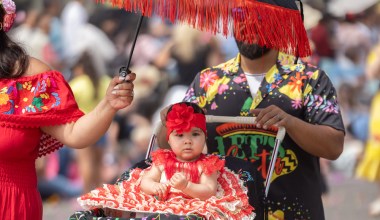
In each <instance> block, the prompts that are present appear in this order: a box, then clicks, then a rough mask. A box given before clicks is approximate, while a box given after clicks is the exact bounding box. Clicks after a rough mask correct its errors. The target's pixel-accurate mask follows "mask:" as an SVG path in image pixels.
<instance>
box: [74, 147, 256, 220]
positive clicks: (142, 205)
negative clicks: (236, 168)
mask: <svg viewBox="0 0 380 220" xmlns="http://www.w3.org/2000/svg"><path fill="white" fill-rule="evenodd" d="M152 163H153V164H155V165H157V166H164V169H165V171H164V172H163V176H162V177H161V182H165V180H166V181H167V180H168V179H169V178H168V176H171V175H170V174H169V175H168V172H169V173H172V174H174V173H175V172H184V173H185V174H186V175H188V176H191V179H197V180H195V181H192V182H195V183H198V182H199V176H195V175H192V174H194V173H198V175H201V173H204V174H205V175H211V174H212V173H214V172H219V175H218V188H217V193H216V195H215V196H212V197H211V198H209V199H207V200H204V201H202V200H199V199H194V198H191V197H189V196H187V195H185V194H184V193H182V192H179V191H178V190H176V189H174V188H172V187H170V190H169V193H168V195H167V198H166V199H165V200H163V201H160V200H157V198H156V197H155V196H153V195H148V194H145V193H143V192H142V191H141V190H140V182H141V178H142V176H143V174H144V172H146V171H148V170H149V169H150V168H151V167H149V168H147V169H145V170H141V169H138V168H136V169H134V170H133V171H132V172H131V173H130V177H129V179H128V180H126V181H123V182H122V183H120V184H116V185H111V184H105V185H104V186H103V187H100V188H97V189H95V190H92V191H91V192H89V193H87V194H85V195H83V196H81V197H79V198H78V202H79V204H80V205H81V206H82V207H84V208H85V209H95V208H105V209H111V210H112V212H113V213H116V214H117V215H122V212H139V213H144V212H147V213H170V214H175V215H191V214H195V215H199V216H202V217H203V218H205V219H234V220H252V219H254V217H255V213H254V208H253V207H252V206H251V205H250V204H249V201H248V196H247V188H246V187H245V186H244V183H243V181H241V180H240V178H239V176H238V175H237V174H235V173H233V172H232V171H230V170H229V169H228V168H226V167H225V166H224V160H221V159H219V157H218V156H216V155H204V154H202V155H201V157H200V158H199V159H197V160H196V161H193V162H180V161H178V160H177V159H176V156H175V155H174V153H173V151H171V150H162V149H160V150H157V151H155V152H153V153H152ZM194 168H195V169H199V171H200V172H193V171H194ZM163 179H164V180H163ZM112 217H113V216H112Z"/></svg>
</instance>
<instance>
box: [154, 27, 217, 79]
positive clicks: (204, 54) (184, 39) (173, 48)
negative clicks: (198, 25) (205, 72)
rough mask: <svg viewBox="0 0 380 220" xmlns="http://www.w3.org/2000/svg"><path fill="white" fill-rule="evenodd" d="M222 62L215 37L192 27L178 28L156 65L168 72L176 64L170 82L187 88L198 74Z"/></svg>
mask: <svg viewBox="0 0 380 220" xmlns="http://www.w3.org/2000/svg"><path fill="white" fill-rule="evenodd" d="M222 60H223V56H222V53H221V51H220V48H219V45H218V43H217V41H216V38H215V37H212V36H211V35H210V34H208V33H204V32H201V31H198V30H195V29H193V28H191V27H187V26H176V27H175V28H174V30H173V34H172V39H171V41H169V42H168V43H167V45H166V46H165V47H164V48H163V49H162V50H161V53H160V54H159V55H158V56H157V58H156V60H155V61H154V64H155V65H157V66H158V67H159V68H160V69H166V70H168V68H170V65H172V64H173V63H174V71H173V72H172V75H171V76H169V77H170V78H169V80H170V81H171V83H173V84H176V85H178V84H179V85H186V86H187V85H190V83H191V81H192V80H193V78H194V76H195V75H194V74H195V73H196V72H198V71H200V70H202V69H204V68H206V67H207V66H213V65H216V64H218V63H220V62H221V61H222ZM171 68H173V67H171Z"/></svg>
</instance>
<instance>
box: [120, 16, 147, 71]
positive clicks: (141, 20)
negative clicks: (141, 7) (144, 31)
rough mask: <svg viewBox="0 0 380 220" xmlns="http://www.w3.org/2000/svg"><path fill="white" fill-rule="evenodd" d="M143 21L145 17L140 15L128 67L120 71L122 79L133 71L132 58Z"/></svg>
mask: <svg viewBox="0 0 380 220" xmlns="http://www.w3.org/2000/svg"><path fill="white" fill-rule="evenodd" d="M143 20H144V16H143V15H140V18H139V21H138V23H137V28H136V33H135V37H134V39H133V43H132V47H131V51H130V52H129V58H128V63H127V66H123V67H121V68H120V70H119V75H120V76H122V77H126V76H127V74H128V73H130V72H131V71H130V70H129V66H130V65H131V60H132V56H133V51H134V50H135V46H136V41H137V37H138V36H139V32H140V28H141V24H142V22H143Z"/></svg>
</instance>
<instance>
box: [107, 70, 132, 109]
mask: <svg viewBox="0 0 380 220" xmlns="http://www.w3.org/2000/svg"><path fill="white" fill-rule="evenodd" d="M135 79H136V74H135V73H130V74H128V75H127V76H126V77H125V78H124V77H120V76H116V77H114V78H113V79H112V81H111V82H110V85H109V86H108V89H107V92H106V100H107V103H108V104H109V105H110V106H111V107H112V108H113V109H115V110H119V109H123V108H125V107H127V106H129V105H130V104H131V103H132V101H133V96H134V92H133V87H134V85H133V81H134V80H135Z"/></svg>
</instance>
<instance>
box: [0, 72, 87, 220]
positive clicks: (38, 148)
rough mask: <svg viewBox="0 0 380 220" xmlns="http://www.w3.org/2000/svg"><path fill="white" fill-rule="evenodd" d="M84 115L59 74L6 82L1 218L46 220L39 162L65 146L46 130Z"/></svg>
mask: <svg viewBox="0 0 380 220" xmlns="http://www.w3.org/2000/svg"><path fill="white" fill-rule="evenodd" d="M82 115H83V113H82V111H80V110H79V109H78V106H77V104H76V102H75V99H74V95H73V93H72V91H71V89H70V87H69V86H68V84H67V83H66V81H65V79H64V78H63V76H62V74H61V73H59V72H57V71H47V72H43V73H40V74H37V75H32V76H25V77H20V78H17V79H1V80H0V134H1V135H0V219H7V220H16V219H17V220H26V219H27V220H41V219H42V201H41V196H40V194H39V192H38V189H37V174H36V169H35V162H36V159H37V158H38V157H41V156H44V155H46V154H49V153H51V152H53V151H55V150H57V149H59V148H60V147H62V144H61V143H60V142H58V141H57V140H56V139H54V138H53V137H51V136H49V135H47V134H45V133H43V132H42V131H41V130H40V128H41V127H43V126H52V125H61V124H65V123H70V122H74V121H76V120H77V119H78V118H80V117H81V116H82Z"/></svg>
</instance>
